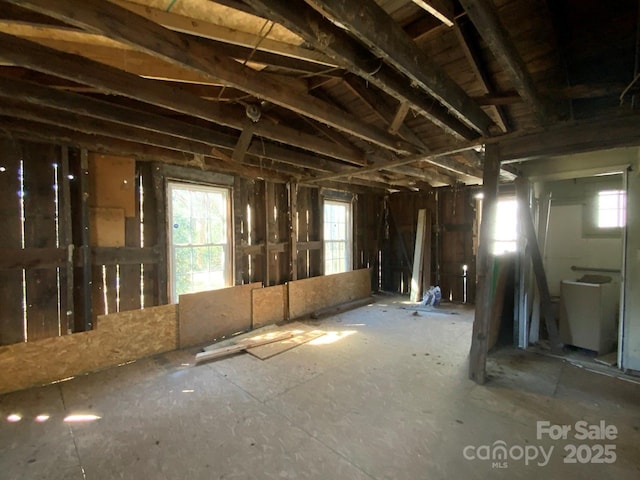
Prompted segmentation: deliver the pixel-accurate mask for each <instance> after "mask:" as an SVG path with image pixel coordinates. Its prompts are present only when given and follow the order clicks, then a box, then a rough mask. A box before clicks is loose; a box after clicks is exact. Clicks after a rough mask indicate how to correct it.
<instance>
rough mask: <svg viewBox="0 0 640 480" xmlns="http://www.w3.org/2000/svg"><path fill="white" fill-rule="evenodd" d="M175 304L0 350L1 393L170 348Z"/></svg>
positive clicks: (118, 315)
mask: <svg viewBox="0 0 640 480" xmlns="http://www.w3.org/2000/svg"><path fill="white" fill-rule="evenodd" d="M177 343H178V342H177V306H176V305H163V306H160V307H151V308H145V309H144V310H132V311H128V312H120V313H115V314H112V315H103V316H100V317H98V328H97V329H96V330H92V331H89V332H81V333H75V334H73V335H65V336H61V337H51V338H45V339H42V340H36V341H33V342H26V343H16V344H14V345H6V346H3V347H0V393H5V392H11V391H14V390H20V389H23V388H27V387H30V386H34V385H42V384H46V383H50V382H54V381H56V380H61V379H63V378H68V377H72V376H75V375H78V374H81V373H85V372H89V371H93V370H97V369H100V368H105V367H110V366H114V365H119V364H120V363H123V362H128V361H131V360H137V359H139V358H143V357H147V356H150V355H155V354H157V353H162V352H167V351H170V350H175V349H176V347H177Z"/></svg>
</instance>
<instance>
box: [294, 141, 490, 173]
mask: <svg viewBox="0 0 640 480" xmlns="http://www.w3.org/2000/svg"><path fill="white" fill-rule="evenodd" d="M479 144H480V140H478V141H475V142H467V143H466V144H464V145H461V146H460V147H457V148H448V147H447V148H441V149H439V150H434V151H432V152H430V153H421V154H417V155H410V156H408V157H402V158H399V159H397V160H392V161H390V162H384V163H378V164H375V165H371V166H368V167H360V168H357V169H355V170H354V171H353V173H351V172H344V173H333V174H329V175H323V176H320V177H314V178H305V179H302V180H301V181H300V183H302V182H305V183H316V182H323V181H326V180H335V179H338V178H343V177H349V176H353V175H360V174H364V173H370V172H377V171H379V170H389V169H391V168H394V167H399V166H403V165H408V164H410V163H417V162H432V161H434V160H437V161H442V159H443V158H444V157H448V156H449V155H452V154H455V153H460V152H463V151H465V150H471V149H472V148H474V147H475V146H477V145H479Z"/></svg>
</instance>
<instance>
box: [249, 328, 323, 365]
mask: <svg viewBox="0 0 640 480" xmlns="http://www.w3.org/2000/svg"><path fill="white" fill-rule="evenodd" d="M284 333H292V334H293V337H292V338H289V339H286V340H281V341H279V342H275V343H269V344H267V345H262V346H259V347H253V348H248V349H247V352H248V353H250V354H251V355H253V356H254V357H256V358H259V359H260V360H266V359H267V358H271V357H273V356H275V355H278V354H280V353H283V352H286V351H288V350H291V349H292V348H295V347H298V346H300V345H303V344H305V343H307V342H310V341H311V340H314V339H316V338H318V337H321V336H323V335H325V333H326V332H324V331H322V330H314V329H312V328H311V327H309V326H308V325H305V324H303V323H299V322H294V323H290V324H288V325H283V326H282V327H280V328H278V329H277V330H274V331H273V332H269V334H270V335H276V334H278V335H280V334H284Z"/></svg>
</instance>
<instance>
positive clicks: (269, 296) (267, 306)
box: [251, 285, 287, 329]
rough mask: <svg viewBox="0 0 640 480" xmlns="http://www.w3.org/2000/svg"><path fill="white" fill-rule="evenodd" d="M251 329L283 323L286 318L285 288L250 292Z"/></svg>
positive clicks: (275, 287)
mask: <svg viewBox="0 0 640 480" xmlns="http://www.w3.org/2000/svg"><path fill="white" fill-rule="evenodd" d="M251 309H252V313H251V315H252V328H254V329H255V328H260V327H263V326H265V325H270V324H272V323H279V322H283V321H285V320H286V318H287V286H286V285H275V286H273V287H266V288H256V289H255V290H252V291H251Z"/></svg>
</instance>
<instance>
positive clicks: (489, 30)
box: [460, 0, 550, 124]
mask: <svg viewBox="0 0 640 480" xmlns="http://www.w3.org/2000/svg"><path fill="white" fill-rule="evenodd" d="M460 3H461V5H462V7H463V8H464V9H465V11H466V12H467V15H468V16H469V18H470V19H471V21H472V22H473V24H474V25H475V27H476V29H477V30H478V32H479V33H480V35H481V36H482V38H483V39H484V41H485V42H486V43H487V45H488V46H489V48H490V49H491V51H492V52H493V54H494V56H495V57H496V60H497V61H498V63H500V65H501V66H502V68H503V69H504V70H505V71H506V72H508V73H509V75H510V77H511V79H512V81H513V82H514V87H515V89H516V90H517V91H518V93H519V94H520V96H521V97H522V98H524V99H525V100H526V101H527V102H528V103H529V104H530V105H531V107H532V108H533V110H534V111H535V113H536V114H537V116H538V118H539V120H540V122H541V123H542V124H546V123H548V122H549V120H550V114H549V108H548V106H547V103H546V100H545V99H543V97H542V96H541V95H540V93H539V92H538V90H537V88H536V86H535V84H534V82H533V79H532V78H531V74H530V73H529V71H528V70H527V67H526V65H525V63H524V60H523V59H522V57H521V56H520V53H519V52H518V50H517V49H516V47H515V45H514V44H513V41H512V40H511V38H510V37H509V33H508V32H507V30H506V28H505V27H504V25H503V24H502V22H501V21H500V18H499V16H498V12H497V10H496V8H495V6H494V5H493V2H491V1H490V0H460Z"/></svg>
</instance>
